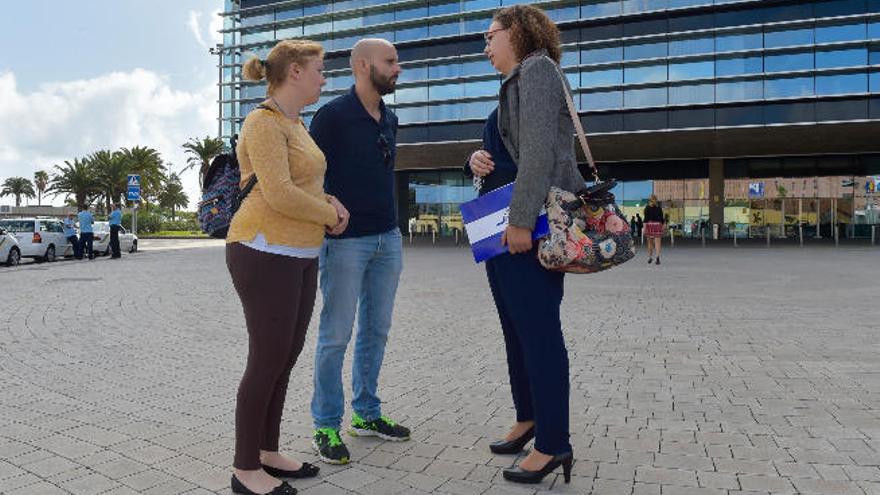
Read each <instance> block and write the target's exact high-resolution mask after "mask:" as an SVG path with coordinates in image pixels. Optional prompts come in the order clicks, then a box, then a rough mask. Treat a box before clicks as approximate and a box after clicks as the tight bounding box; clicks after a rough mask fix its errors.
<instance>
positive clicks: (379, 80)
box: [370, 65, 397, 96]
mask: <svg viewBox="0 0 880 495" xmlns="http://www.w3.org/2000/svg"><path fill="white" fill-rule="evenodd" d="M370 83H372V85H373V87H374V88H376V91H377V92H378V93H379V94H380V95H382V96H385V95H387V94H391V93H393V92H394V88H395V87H396V86H397V78H396V77H394V76H392V77H384V76H382V75H380V74H379V71H377V70H376V66H374V65H371V66H370Z"/></svg>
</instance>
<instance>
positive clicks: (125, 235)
mask: <svg viewBox="0 0 880 495" xmlns="http://www.w3.org/2000/svg"><path fill="white" fill-rule="evenodd" d="M92 230H94V232H95V234H94V235H95V240H94V244H93V248H92V249H94V251H95V255H104V256H107V255H109V254H110V223H109V222H95V223H94V225H93V227H92ZM137 249H138V238H137V236H136V235H134V234H132V233H131V232H129V231H127V230H125V227H120V230H119V250H120V251H128V252H129V253H136V252H137Z"/></svg>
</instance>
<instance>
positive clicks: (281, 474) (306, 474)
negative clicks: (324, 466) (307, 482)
mask: <svg viewBox="0 0 880 495" xmlns="http://www.w3.org/2000/svg"><path fill="white" fill-rule="evenodd" d="M263 470H264V471H266V472H267V473H269V474H270V475H271V476H274V477H276V478H314V477H315V476H317V475H318V471H320V470H321V468H319V467H318V466H314V465H312V464H309V463H308V462H304V463H302V467H300V468H299V469H297V470H296V471H288V470H286V469H279V468H274V467H272V466H267V465H265V464H263Z"/></svg>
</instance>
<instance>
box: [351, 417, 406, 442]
mask: <svg viewBox="0 0 880 495" xmlns="http://www.w3.org/2000/svg"><path fill="white" fill-rule="evenodd" d="M349 434H351V435H352V436H355V437H379V438H381V439H383V440H390V441H392V442H404V441H406V440H409V428H406V427H405V426H401V425H399V424H397V423H395V422H394V421H391V420H390V419H389V418H388V417H386V416H380V417H379V419H374V420H372V421H367V420H365V419H364V418H362V417H360V416H358V415H357V413H352V414H351V431H349Z"/></svg>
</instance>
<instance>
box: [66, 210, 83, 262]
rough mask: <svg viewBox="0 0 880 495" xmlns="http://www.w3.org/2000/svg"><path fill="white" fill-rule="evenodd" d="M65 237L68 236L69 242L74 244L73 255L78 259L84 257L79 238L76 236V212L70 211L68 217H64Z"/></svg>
mask: <svg viewBox="0 0 880 495" xmlns="http://www.w3.org/2000/svg"><path fill="white" fill-rule="evenodd" d="M64 237H66V238H67V242H69V243H70V245H71V246H73V257H74V258H76V259H82V251H80V249H79V238H78V237H77V236H76V214H75V213H69V214H68V215H67V218H65V219H64Z"/></svg>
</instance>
